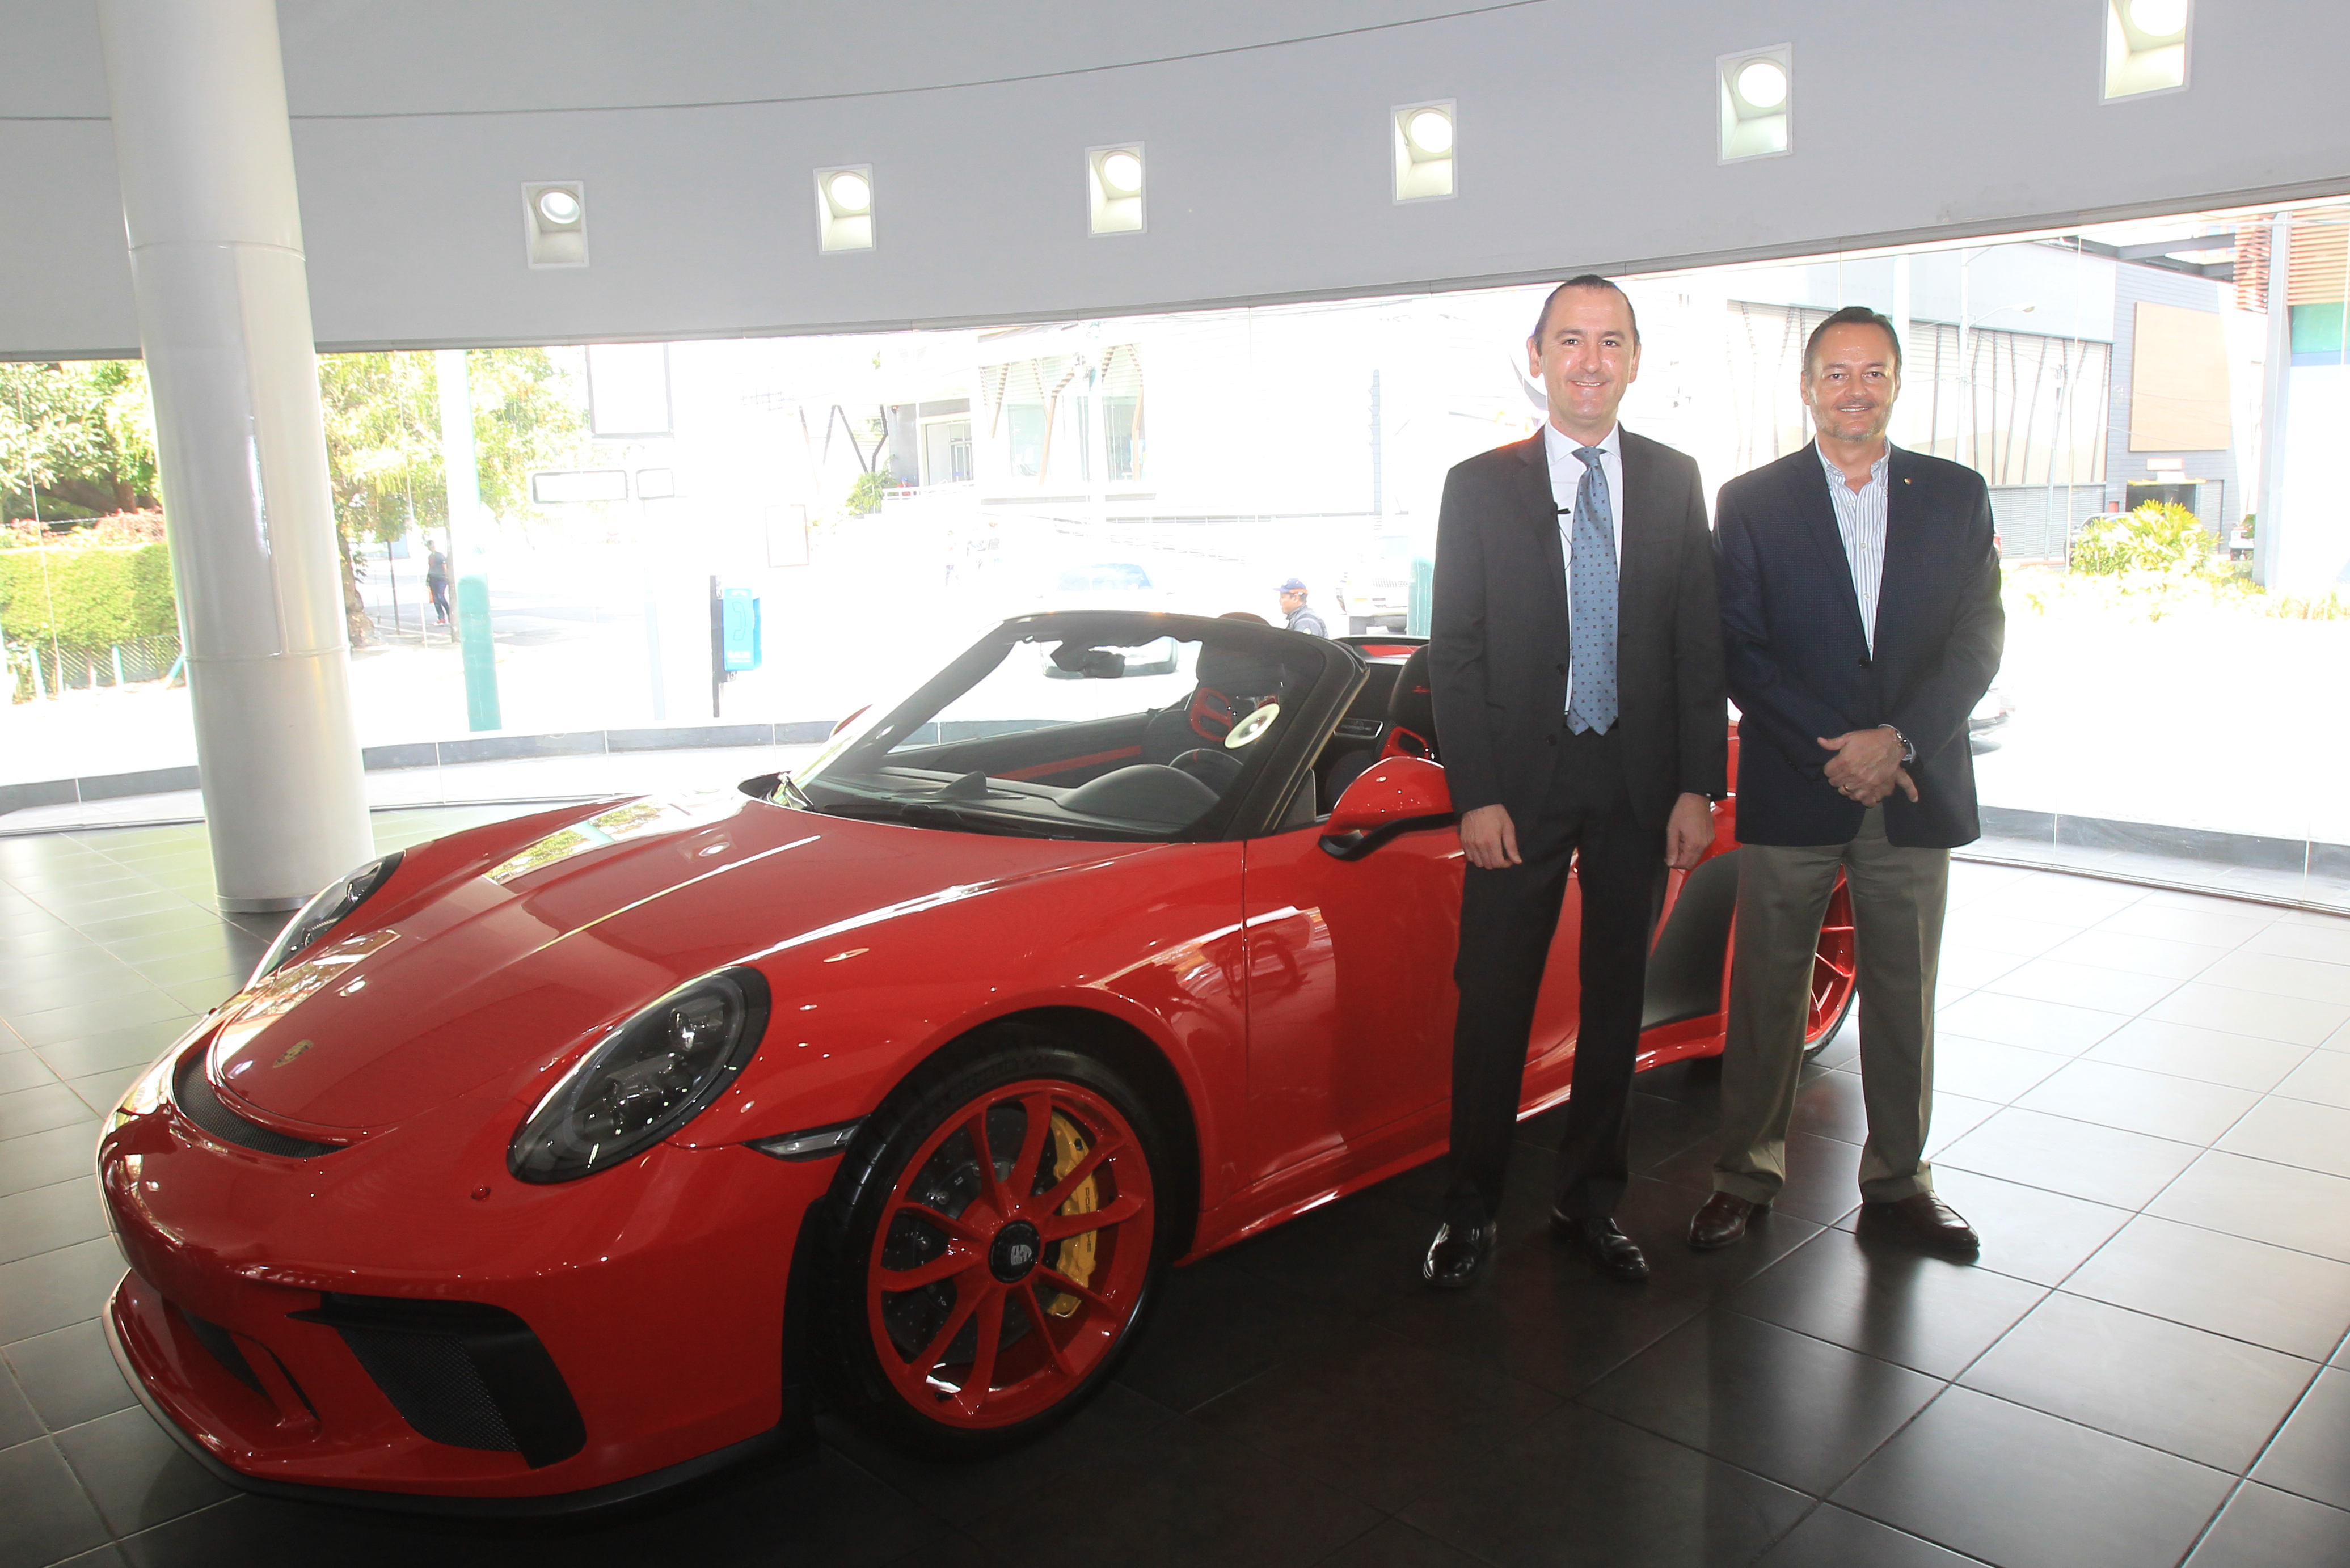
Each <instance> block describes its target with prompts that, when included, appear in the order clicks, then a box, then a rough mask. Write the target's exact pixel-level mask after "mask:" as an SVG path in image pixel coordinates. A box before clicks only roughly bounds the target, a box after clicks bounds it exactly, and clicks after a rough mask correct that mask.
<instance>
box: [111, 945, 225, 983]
mask: <svg viewBox="0 0 2350 1568" xmlns="http://www.w3.org/2000/svg"><path fill="white" fill-rule="evenodd" d="M130 968H131V969H132V970H134V971H137V973H138V975H139V978H140V979H141V980H143V981H146V982H147V983H148V984H150V985H155V986H174V985H187V984H190V983H192V982H193V981H200V980H218V979H230V980H235V981H239V982H240V983H241V982H242V981H244V977H245V976H247V975H249V974H251V973H252V972H253V966H252V965H251V964H245V965H243V966H242V967H240V966H239V965H236V964H234V963H232V962H230V961H229V958H228V954H227V952H226V951H225V950H221V951H213V950H205V951H202V952H192V953H174V954H172V956H171V957H170V958H159V959H149V960H147V961H144V962H141V963H136V964H132V965H131V966H130Z"/></svg>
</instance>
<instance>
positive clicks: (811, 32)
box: [0, 0, 2350, 357]
mask: <svg viewBox="0 0 2350 1568" xmlns="http://www.w3.org/2000/svg"><path fill="white" fill-rule="evenodd" d="M2103 9H2104V7H2103V0H1979V3H1977V4H1973V5H1964V6H1950V5H1943V6H1935V7H1927V6H1918V5H1887V4H1883V3H1882V0H1803V3H1799V0H1679V3H1677V4H1672V5H1648V6H1624V5H1596V4H1591V3H1588V0H1520V3H1517V4H1510V5H1470V4H1465V3H1463V0H1453V3H1452V4H1450V5H1447V4H1443V3H1441V0H1257V3H1254V4H1247V5H1243V4H1239V3H1237V0H1193V3H1191V4H1185V5H1167V4H1164V3H1161V4H1158V5H1143V4H1137V3H1135V0H1087V3H1085V4H1078V3H1076V0H993V3H992V4H988V5H972V4H971V3H970V0H958V3H956V4H951V5H950V4H942V3H938V0H903V3H900V4H898V5H886V6H866V5H858V6H851V5H844V4H839V3H837V0H795V3H793V4H768V5H747V4H739V3H722V0H664V3H663V4H660V5H649V4H620V3H617V0H566V3H556V0H401V3H400V4H396V5H386V4H380V3H366V4H362V3H359V0H281V4H280V7H279V15H280V23H281V30H282V33H283V36H284V41H285V53H286V75H287V84H288V91H289V98H290V101H291V104H292V108H293V112H294V115H295V126H294V141H295V150H296V163H297V167H298V171H299V176H300V182H301V191H302V199H303V221H304V228H305V239H306V244H307V252H308V255H309V261H310V279H311V289H312V297H313V314H314V318H315V320H316V324H317V332H318V336H319V338H320V341H321V343H322V345H325V346H328V347H350V346H362V345H383V344H398V345H411V346H422V345H428V344H449V343H495V342H517V341H561V340H570V341H577V340H581V339H588V338H614V337H695V336H712V335H724V334H731V333H744V332H770V331H811V330H825V329H828V328H838V327H877V326H891V325H908V324H914V323H925V324H932V323H944V322H980V321H1003V320H1019V319H1035V318H1042V317H1066V316H1074V315H1080V314H1088V313H1101V312H1115V311H1128V310H1142V309H1154V308H1164V307H1168V306H1182V305H1188V304H1197V303H1212V302H1230V301H1236V300H1252V299H1272V298H1289V297H1299V296H1325V295H1347V294H1364V293H1377V292H1386V291H1390V290H1401V289H1410V288H1418V287H1425V286H1442V285H1446V284H1460V283H1476V282H1492V281H1503V280H1519V279H1527V278H1534V277H1540V276H1544V275H1555V274H1559V273H1563V272H1565V271H1569V270H1579V269H1581V268H1584V267H1586V266H1588V267H1596V268H1600V269H1603V270H1635V269H1641V268H1651V267H1658V266H1663V265H1676V264H1686V263H1689V262H1691V261H1696V260H1705V259H1732V258H1748V257H1757V256H1768V255H1793V254H1808V253H1815V252H1820V251H1824V250H1828V249H1832V248H1834V247H1835V246H1836V245H1837V244H1867V243H1883V242H1886V241H1888V240H1894V239H1901V238H1912V237H1915V238H1925V237H1932V236H1944V235H1947V236H1951V237H1956V236H1960V235H1967V234H1991V233H1998V232H2002V231H2005V230H2013V229H2019V228H2026V227H2040V226H2044V225H2047V224H2050V223H2071V222H2073V221H2075V220H2076V219H2079V218H2082V217H2100V216H2105V217H2110V216H2120V215H2126V214H2133V213H2159V212H2168V211H2184V210H2188V209H2190V208H2194V207H2199V206H2210V205H2215V204H2219V203H2220V202H2226V201H2232V200H2253V199H2257V198H2259V197H2262V196H2264V195H2282V194H2288V193H2290V194H2303V195H2307V194H2316V193H2319V192H2326V191H2334V190H2342V189H2350V136H2345V130H2344V121H2343V119H2342V118H2341V115H2340V112H2339V104H2340V101H2341V98H2340V85H2339V62H2340V61H2341V60H2342V59H2344V58H2345V57H2350V6H2344V5H2337V4H2323V5H2321V4H2316V3H2314V0H2298V3H2296V0H2228V3H2227V4H2224V5H2223V4H2220V3H2218V0H2204V4H2203V5H2200V6H2199V10H2201V11H2203V12H2204V13H2206V14H2205V15H2203V16H2199V18H2198V20H2197V24H2196V32H2195V36H2194V57H2193V78H2192V85H2191V87H2190V88H2189V91H2187V92H2184V93H2179V94H2175V95H2171V96H2167V97H2161V98H2149V99H2143V100H2139V101H2136V102H2127V103H2122V104H2116V105H2103V104H2100V103H2099V102H2098V100H2097V90H2096V89H2097V78H2098V67H2099V58H2100V57H2099V49H2100V41H2101V29H2102V18H2103ZM1783 42H1791V43H1792V44H1793V45H1794V126H1795V131H1794V142H1795V151H1794V154H1793V155H1792V156H1790V157H1785V158H1778V159H1770V160H1764V161H1755V162H1749V163H1742V164H1732V165H1726V166H1725V165H1722V164H1721V163H1719V162H1718V161H1716V158H1715V147H1714V125H1713V117H1714V99H1713V62H1714V57H1716V56H1717V55H1719V54H1721V53H1724V52H1728V51H1732V50H1738V49H1744V48H1751V47H1761V46H1764V45H1771V44H1777V43H1783ZM0 59H5V61H6V62H7V64H6V68H5V78H0V279H5V286H0V355H8V356H12V357H26V356H36V355H38V356H47V355H54V354H97V353H111V352H120V351H124V350H126V349H130V348H133V347H134V346H135V343H136V337H137V329H136V324H135V320H134V317H133V316H132V312H131V304H130V284H129V275H128V268H127V265H126V264H125V262H124V259H123V254H122V237H121V234H122V231H121V218H120V206H119V202H118V197H117V192H116V188H115V182H114V170H113V150H112V143H111V132H110V128H109V125H108V123H107V121H106V119H105V115H106V99H105V85H104V78H103V73H102V71H101V69H100V65H99V55H98V44H97V28H96V23H95V18H94V15H93V6H92V5H91V4H89V0H0ZM1421 99H1458V100H1459V104H1460V126H1461V130H1460V147H1461V154H1460V156H1461V194H1460V196H1459V197H1458V198H1457V199H1455V200H1452V201H1447V202H1428V203H1423V204H1416V205H1406V206H1398V205H1396V204H1395V203H1393V202H1391V201H1390V199H1389V194H1390V193H1389V190H1388V179H1389V176H1388V163H1387V158H1388V147H1387V138H1388V119H1387V115H1388V109H1389V108H1390V107H1391V106H1393V105H1397V104H1402V103H1409V102H1415V101H1419V100H1421ZM1122 140H1142V141H1144V142H1145V143H1146V144H1147V147H1148V152H1149V194H1148V201H1149V231H1148V232H1147V233H1145V234H1139V235H1128V236H1118V237H1115V238H1094V237H1091V236H1089V235H1088V234H1087V232H1086V223H1085V203H1084V196H1083V185H1082V161H1081V160H1082V151H1083V149H1085V148H1086V147H1088V146H1093V145H1097V144H1099V143H1102V142H1107V141H1122ZM836 163H870V164H871V165H873V168H874V179H875V188H876V198H877V205H876V210H877V213H878V214H879V236H880V243H879V249H878V250H877V251H876V252H875V253H873V254H851V255H829V256H827V255H819V254H817V252H816V235H815V228H816V224H815V213H814V197H813V194H812V190H811V177H810V171H812V170H814V169H816V168H817V167H819V166H823V165H827V164H836ZM548 179H578V180H581V181H584V182H585V183H586V186H587V205H588V228H589V236H590V240H589V243H590V250H591V254H592V257H593V265H590V266H588V267H587V268H584V269H580V270H577V271H569V272H562V271H538V272H533V271H531V270H529V269H528V268H527V267H525V265H524V258H523V240H522V223H521V213H520V194H519V189H518V188H519V186H520V184H521V182H524V181H526V180H548Z"/></svg>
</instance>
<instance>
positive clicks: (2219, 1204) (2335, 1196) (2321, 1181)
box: [0, 1145, 2350, 1263]
mask: <svg viewBox="0 0 2350 1568" xmlns="http://www.w3.org/2000/svg"><path fill="white" fill-rule="evenodd" d="M5 1147H6V1146H5V1145H0V1148H5ZM2146 1211H2147V1213H2149V1214H2156V1215H2159V1216H2161V1217H2162V1218H2163V1219H2165V1220H2179V1221H2181V1222H2182V1223H2185V1224H2189V1225H2200V1226H2202V1227H2204V1228H2205V1229H2206V1230H2210V1231H2223V1232H2225V1233H2226V1234H2228V1235H2230V1236H2243V1237H2246V1238H2248V1239H2250V1240H2251V1241H2266V1242H2269V1243H2270V1244H2271V1245H2272V1246H2278V1247H2290V1248H2293V1249H2294V1250H2295V1251H2303V1252H2314V1253H2316V1254H2317V1255H2318V1256H2319V1257H2322V1258H2332V1259H2333V1260H2334V1261H2335V1262H2343V1263H2350V1180H2345V1179H2343V1178H2341V1177H2338V1176H2328V1175H2327V1174H2326V1173H2325V1172H2324V1171H2322V1170H2303V1169H2302V1168H2299V1167H2297V1166H2291V1165H2279V1164H2277V1163H2275V1162H2274V1161H2272V1160H2266V1159H2251V1158H2246V1157H2245V1156H2243V1155H2240V1154H2228V1153H2226V1152H2224V1151H2222V1150H2220V1149H2213V1150H2212V1151H2211V1152H2210V1153H2209V1154H2207V1155H2205V1156H2204V1157H2203V1158H2200V1159H2199V1160H2197V1161H2196V1162H2195V1163H2194V1164H2193V1165H2192V1166H2190V1167H2189V1168H2188V1170H2187V1174H2186V1175H2184V1176H2182V1177H2180V1178H2179V1179H2178V1180H2177V1181H2175V1182H2173V1183H2171V1185H2170V1187H2169V1188H2168V1189H2167V1190H2166V1191H2165V1192H2164V1193H2163V1195H2162V1196H2161V1197H2159V1198H2158V1199H2155V1200H2154V1201H2153V1202H2152V1203H2149V1204H2147V1210H2146Z"/></svg>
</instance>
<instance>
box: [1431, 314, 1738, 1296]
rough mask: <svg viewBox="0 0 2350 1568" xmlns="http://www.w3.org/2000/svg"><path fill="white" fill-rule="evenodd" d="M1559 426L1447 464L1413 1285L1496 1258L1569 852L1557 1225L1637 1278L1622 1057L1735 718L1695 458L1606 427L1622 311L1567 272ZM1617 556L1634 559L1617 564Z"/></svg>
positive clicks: (1439, 550) (1618, 377) (1634, 1040)
mask: <svg viewBox="0 0 2350 1568" xmlns="http://www.w3.org/2000/svg"><path fill="white" fill-rule="evenodd" d="M1526 358H1527V361H1528V369H1529V371H1530V372H1531V373H1532V374H1533V375H1534V376H1537V377H1539V378H1540V379H1541V380H1542V383H1543V386H1544V390H1545V391H1546V392H1547V393H1548V395H1549V400H1550V418H1549V420H1548V421H1547V422H1546V423H1545V424H1544V428H1543V431H1542V433H1541V434H1539V435H1537V436H1535V437H1534V438H1533V439H1532V440H1530V441H1521V442H1518V443H1516V444H1514V445H1512V446H1505V447H1501V448H1499V449H1497V450H1495V451H1492V452H1484V453H1482V454H1481V455H1479V456H1477V457H1473V458H1471V459H1470V460H1469V461H1468V462H1463V463H1461V465H1459V466H1458V467H1456V468H1455V469H1453V470H1452V472H1451V474H1449V475H1448V476H1447V477H1446V479H1445V483H1444V505H1443V511H1442V513H1441V514H1440V517H1439V520H1438V523H1437V538H1436V586H1435V603H1434V625H1433V628H1432V635H1431V636H1430V639H1429V648H1428V656H1429V658H1428V663H1429V673H1430V687H1431V689H1432V695H1433V697H1434V700H1435V705H1436V732H1437V741H1438V744H1439V746H1440V750H1441V753H1442V756H1443V759H1444V771H1445V777H1446V782H1447V784H1448V785H1449V787H1450V788H1451V794H1452V805H1453V808H1454V809H1455V810H1456V811H1458V812H1459V813H1460V814H1461V849H1462V851H1463V853H1464V855H1465V857H1466V858H1467V860H1468V862H1469V865H1468V869H1467V870H1466V872H1465V874H1464V877H1463V879H1462V884H1461V950H1460V956H1459V958H1458V960H1457V961H1456V962H1455V964H1454V966H1453V976H1454V978H1455V979H1456V980H1457V981H1459V982H1460V986H1461V1011H1460V1014H1459V1018H1458V1020H1457V1022H1456V1024H1455V1027H1454V1031H1453V1037H1452V1186H1451V1190H1450V1192H1449V1194H1448V1195H1447V1198H1446V1204H1445V1218H1444V1223H1443V1225H1442V1226H1441V1228H1440V1229H1439V1230H1438V1231H1437V1232H1436V1239H1435V1241H1433V1242H1431V1243H1430V1247H1429V1251H1428V1256H1427V1258H1426V1260H1425V1262H1424V1264H1423V1266H1422V1270H1421V1273H1422V1276H1423V1277H1424V1278H1425V1279H1426V1280H1427V1281H1428V1282H1430V1284H1433V1285H1439V1286H1446V1287H1451V1286H1459V1285H1465V1284H1467V1283H1468V1282H1470V1281H1471V1279H1473V1278H1474V1277H1475V1275H1476V1273H1477V1271H1478V1269H1479V1267H1480V1266H1481V1265H1482V1263H1483V1262H1484V1260H1485V1259H1486V1258H1487V1257H1488V1256H1490V1255H1491V1254H1492V1251H1493V1243H1494V1222H1495V1218H1496V1216H1497V1215H1498V1214H1499V1212H1500V1210H1501V1203H1502V1181H1503V1173H1504V1172H1505V1171H1506V1169H1507V1168H1508V1165H1509V1151H1510V1142H1511V1131H1512V1128H1513V1126H1514V1125H1515V1123H1516V1120H1517V1110H1518V1098H1519V1095H1520V1092H1521V1090H1522V1088H1523V1084H1524V1079H1525V1064H1526V1045H1527V1038H1528V1034H1529V1033H1530V1031H1531V1030H1532V1028H1533V1023H1534V1002H1535V998H1536V995H1537V994H1538V992H1540V990H1541V987H1542V979H1543V970H1544V964H1545V962H1546V961H1547V960H1548V958H1549V956H1550V945H1551V938H1552V936H1553V934H1554V933H1555V931H1556V929H1557V926H1558V919H1559V909H1560V903H1561V900H1562V898H1564V896H1565V889H1566V880H1567V871H1568V867H1569V866H1570V864H1572V865H1573V866H1574V867H1575V868H1576V878H1577V881H1578V882H1579V884H1580V886H1581V888H1582V929H1581V936H1580V939H1579V940H1580V942H1581V955H1580V960H1581V971H1582V1013H1581V1023H1580V1025H1579V1028H1578V1033H1577V1036H1576V1044H1575V1094H1574V1098H1573V1099H1572V1101H1571V1102H1570V1103H1569V1105H1568V1107H1567V1118H1566V1130H1565V1140H1564V1141H1563V1142H1562V1143H1561V1144H1560V1146H1559V1151H1558V1178H1557V1187H1556V1194H1555V1203H1554V1205H1553V1208H1552V1210H1551V1225H1552V1229H1553V1230H1554V1231H1555V1232H1556V1233H1557V1234H1558V1235H1559V1236H1560V1237H1561V1239H1563V1240H1566V1241H1573V1242H1575V1244H1577V1245H1579V1246H1581V1247H1582V1248H1583V1249H1584V1250H1585V1251H1586V1252H1587V1253H1588V1254H1589V1256H1590V1257H1591V1260H1592V1262H1594V1264H1595V1265H1596V1266H1597V1267H1598V1268H1599V1269H1600V1270H1601V1271H1602V1272H1607V1273H1609V1274H1613V1275H1615V1276H1617V1277H1618V1278H1622V1279H1631V1280H1637V1279H1641V1278H1645V1277H1646V1276H1647V1274H1648V1260H1647V1259H1646V1258H1645V1257H1644V1256H1642V1254H1641V1252H1640V1249H1639V1248H1638V1246H1637V1245H1635V1244H1634V1243H1633V1242H1632V1241H1631V1240H1630V1239H1629V1238H1628V1237H1627V1236H1626V1235H1625V1234H1624V1233H1623V1231H1620V1230H1619V1229H1617V1224H1616V1220H1615V1212H1616V1204H1617V1199H1619V1198H1621V1197H1622V1195H1623V1192H1624V1188H1625V1184H1626V1181H1627V1172H1628V1156H1629V1148H1630V1137H1631V1132H1630V1112H1631V1097H1632V1068H1633V1061H1634V1057H1635V1055H1636V1054H1637V1052H1638V1047H1639V1037H1640V1010H1641V1001H1642V993H1643V991H1644V990H1645V980H1646V975H1647V966H1648V943H1649V940H1650V938H1651V936H1652V935H1653V933H1654V931H1655V929H1656V919H1657V910H1658V907H1659V903H1660V901H1661V898H1662V895H1663V892H1664V885H1665V869H1666V866H1667V864H1668V863H1670V864H1671V865H1673V866H1678V867H1690V866H1693V865H1695V864H1696V863H1697V859H1698V857H1699V856H1700V855H1701V854H1703V853H1704V851H1705V847H1706V846H1707V845H1708V844H1709V843H1711V840H1712V837H1713V818H1712V805H1711V800H1712V798H1713V797H1716V796H1719V795H1720V794H1721V791H1722V786H1723V784H1724V771H1725V767H1726V763H1727V753H1728V744H1727V739H1726V732H1727V729H1728V724H1727V717H1726V711H1725V710H1724V708H1723V704H1722V677H1721V630H1720V623H1719V620H1718V617H1717V611H1716V608H1715V600H1714V588H1713V549H1712V542H1711V537H1710V535H1708V533H1707V531H1706V518H1705V497H1704V494H1703V492H1702V491H1701V490H1700V487H1699V483H1698V472H1697V464H1696V463H1694V462H1691V461H1690V459H1689V458H1687V457H1685V456H1683V455H1682V454H1681V453H1679V452H1675V451H1673V450H1672V449H1671V448H1670V447H1668V446H1662V445H1659V443H1658V442H1656V441H1648V440H1645V439H1643V438H1642V437H1639V436H1637V435H1633V434H1632V433H1630V432H1629V431H1626V430H1624V429H1623V428H1622V427H1621V426H1619V425H1617V422H1616V408H1617V404H1618V403H1619V402H1621V401H1622V400H1623V397H1624V392H1625V389H1627V388H1628V387H1629V386H1630V385H1631V384H1632V379H1633V378H1634V377H1635V376H1636V375H1638V373H1639V368H1640V330H1639V324H1638V321H1636V320H1635V319H1634V317H1633V314H1632V302H1631V301H1630V300H1629V299H1627V297H1625V296H1624V293H1623V291H1622V290H1620V289H1618V288H1617V286H1615V285H1613V284H1611V283H1609V282H1607V280H1606V279H1605V278H1601V277H1596V276H1589V275H1586V276H1583V277H1577V278H1575V279H1572V280H1570V281H1569V282H1567V283H1565V284H1562V285H1560V286H1559V287H1558V288H1557V289H1555V291H1553V293H1552V294H1551V296H1550V298H1549V299H1548V300H1547V301H1545V302H1544V306H1543V311H1542V315H1541V317H1540V318H1539V319H1538V321H1537V323H1536V326H1535V329H1534V336H1533V337H1529V338H1528V339H1527V340H1526ZM1619 563H1620V568H1619Z"/></svg>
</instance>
